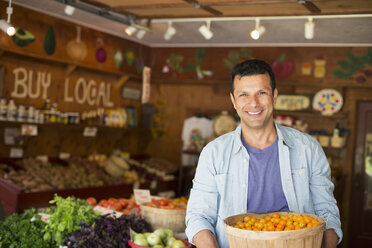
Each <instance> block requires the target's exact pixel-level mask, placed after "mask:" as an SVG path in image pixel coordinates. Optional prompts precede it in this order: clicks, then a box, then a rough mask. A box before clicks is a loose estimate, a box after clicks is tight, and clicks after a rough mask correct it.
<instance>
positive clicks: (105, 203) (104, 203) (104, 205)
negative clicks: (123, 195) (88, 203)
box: [98, 200, 109, 208]
mask: <svg viewBox="0 0 372 248" xmlns="http://www.w3.org/2000/svg"><path fill="white" fill-rule="evenodd" d="M108 204H109V203H108V201H106V200H101V201H100V202H99V203H98V205H100V206H101V207H104V208H106V207H107V206H108Z"/></svg>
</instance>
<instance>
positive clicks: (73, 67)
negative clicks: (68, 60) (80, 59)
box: [65, 64, 77, 77]
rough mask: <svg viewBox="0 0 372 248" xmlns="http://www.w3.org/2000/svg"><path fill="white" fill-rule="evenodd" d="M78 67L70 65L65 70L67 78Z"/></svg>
mask: <svg viewBox="0 0 372 248" xmlns="http://www.w3.org/2000/svg"><path fill="white" fill-rule="evenodd" d="M76 67H77V65H73V64H69V65H68V66H67V68H66V70H65V74H66V77H67V76H69V75H70V74H71V73H72V72H73V71H74V70H75V69H76Z"/></svg>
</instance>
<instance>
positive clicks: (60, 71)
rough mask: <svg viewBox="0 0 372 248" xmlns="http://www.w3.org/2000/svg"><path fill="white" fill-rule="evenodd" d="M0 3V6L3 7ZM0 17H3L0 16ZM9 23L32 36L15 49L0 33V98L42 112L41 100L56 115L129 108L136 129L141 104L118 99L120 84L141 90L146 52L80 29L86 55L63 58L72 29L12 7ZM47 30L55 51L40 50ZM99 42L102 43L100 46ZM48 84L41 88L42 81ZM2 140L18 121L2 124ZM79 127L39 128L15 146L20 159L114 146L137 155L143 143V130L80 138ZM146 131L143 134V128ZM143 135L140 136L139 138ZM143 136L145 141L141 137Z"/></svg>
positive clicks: (3, 149)
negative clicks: (118, 56)
mask: <svg viewBox="0 0 372 248" xmlns="http://www.w3.org/2000/svg"><path fill="white" fill-rule="evenodd" d="M6 4H7V3H6V2H0V8H1V9H5V8H6ZM1 18H5V17H4V16H1ZM12 24H13V25H14V26H15V27H19V28H22V29H24V30H27V31H29V32H31V33H32V34H33V36H34V37H35V39H34V41H33V42H31V43H30V44H29V45H27V46H17V45H16V43H15V42H14V41H13V39H12V38H11V37H9V36H7V35H6V34H5V33H4V32H0V68H3V70H2V71H3V74H2V78H1V79H2V83H1V84H2V88H1V89H2V92H1V93H0V96H1V97H4V98H6V99H7V100H9V99H11V98H13V99H14V100H15V103H16V104H17V105H19V104H24V105H25V106H26V107H28V106H29V105H31V104H32V105H34V106H35V107H36V108H38V109H42V108H43V106H44V104H45V102H46V99H50V101H51V102H52V103H57V104H58V110H60V111H61V112H79V113H82V112H83V111H91V110H96V109H97V108H105V109H115V108H125V107H127V106H134V107H135V108H136V110H137V117H138V121H137V122H138V124H139V126H140V118H139V117H140V116H141V103H140V100H130V99H123V98H122V96H121V91H122V88H123V86H124V85H125V86H127V87H131V88H137V89H140V88H141V75H142V67H143V66H146V65H148V61H149V56H150V49H149V48H148V47H146V46H143V45H139V44H136V43H134V42H131V41H128V40H123V39H120V38H117V37H114V36H112V35H107V34H104V33H101V32H98V31H95V30H92V29H89V28H86V27H81V28H82V29H81V42H82V43H83V44H85V46H86V48H87V50H86V51H87V53H86V56H85V57H84V58H81V59H76V58H75V59H74V58H71V57H70V56H69V55H68V52H67V48H66V47H67V46H68V44H69V43H70V42H71V41H75V40H76V36H77V30H76V27H77V26H76V25H75V24H73V23H69V22H66V21H63V20H60V19H57V18H54V17H51V16H47V15H44V14H40V13H38V12H35V11H32V10H27V9H24V8H22V7H18V6H17V5H15V6H14V14H13V15H12ZM50 27H52V28H53V30H54V34H55V40H56V48H55V52H54V53H52V54H48V53H47V52H46V51H45V50H44V38H45V36H46V34H47V32H48V30H49V28H50ZM100 41H102V42H103V43H100ZM102 45H103V49H104V50H105V52H106V60H105V61H104V62H101V63H99V62H98V61H97V59H96V51H97V49H99V48H100V47H101V46H102ZM117 51H121V52H122V55H123V61H122V63H121V65H116V64H115V62H114V58H113V57H114V55H115V53H116V52H117ZM43 82H44V84H45V85H47V86H45V87H43V84H42V83H43ZM0 124H1V125H0V126H1V134H0V136H1V137H0V138H1V140H4V129H5V128H6V127H19V126H20V125H18V124H17V123H13V124H11V123H6V122H2V123H0ZM83 127H84V126H79V127H71V126H64V125H40V126H39V130H38V132H39V134H38V136H37V137H27V138H25V139H24V143H23V144H22V145H18V147H20V148H22V149H23V150H24V155H25V156H34V155H49V156H58V154H59V153H60V152H68V153H71V154H78V155H88V154H90V153H93V152H98V153H105V154H110V153H111V152H112V150H113V149H114V148H120V149H122V150H127V151H130V152H132V153H141V152H142V151H143V150H144V149H145V147H146V144H147V143H146V142H148V137H151V136H149V135H148V132H146V130H140V129H130V130H124V129H119V128H115V129H109V128H100V129H99V130H98V134H97V138H86V137H83ZM147 131H148V130H147ZM139 136H142V137H143V138H141V139H140V138H138V137H139ZM146 137H147V138H146ZM11 147H12V146H9V145H4V144H3V142H1V145H0V156H1V157H5V156H9V151H10V149H11Z"/></svg>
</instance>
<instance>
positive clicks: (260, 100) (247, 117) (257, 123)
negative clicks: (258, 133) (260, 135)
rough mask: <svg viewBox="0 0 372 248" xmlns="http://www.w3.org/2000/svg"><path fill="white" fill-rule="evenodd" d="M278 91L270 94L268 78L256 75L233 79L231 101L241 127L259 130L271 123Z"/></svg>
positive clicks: (265, 75) (266, 75)
mask: <svg viewBox="0 0 372 248" xmlns="http://www.w3.org/2000/svg"><path fill="white" fill-rule="evenodd" d="M277 96H278V90H277V89H275V90H274V94H273V93H272V89H271V85H270V76H269V75H268V74H258V75H252V76H243V77H241V78H240V76H236V77H235V79H234V95H232V94H231V93H230V97H231V101H232V103H233V105H234V108H235V110H236V112H237V113H238V115H239V117H240V120H241V124H242V126H245V127H247V128H253V129H261V128H264V127H266V126H267V125H268V124H270V122H271V123H272V122H273V111H274V105H275V102H276V98H277Z"/></svg>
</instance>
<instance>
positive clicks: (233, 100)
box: [230, 92, 236, 109]
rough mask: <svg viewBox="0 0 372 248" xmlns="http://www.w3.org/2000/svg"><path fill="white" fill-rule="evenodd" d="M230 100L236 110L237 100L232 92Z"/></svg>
mask: <svg viewBox="0 0 372 248" xmlns="http://www.w3.org/2000/svg"><path fill="white" fill-rule="evenodd" d="M230 100H231V102H232V104H233V106H234V109H236V107H235V98H234V95H233V94H232V93H231V92H230Z"/></svg>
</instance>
